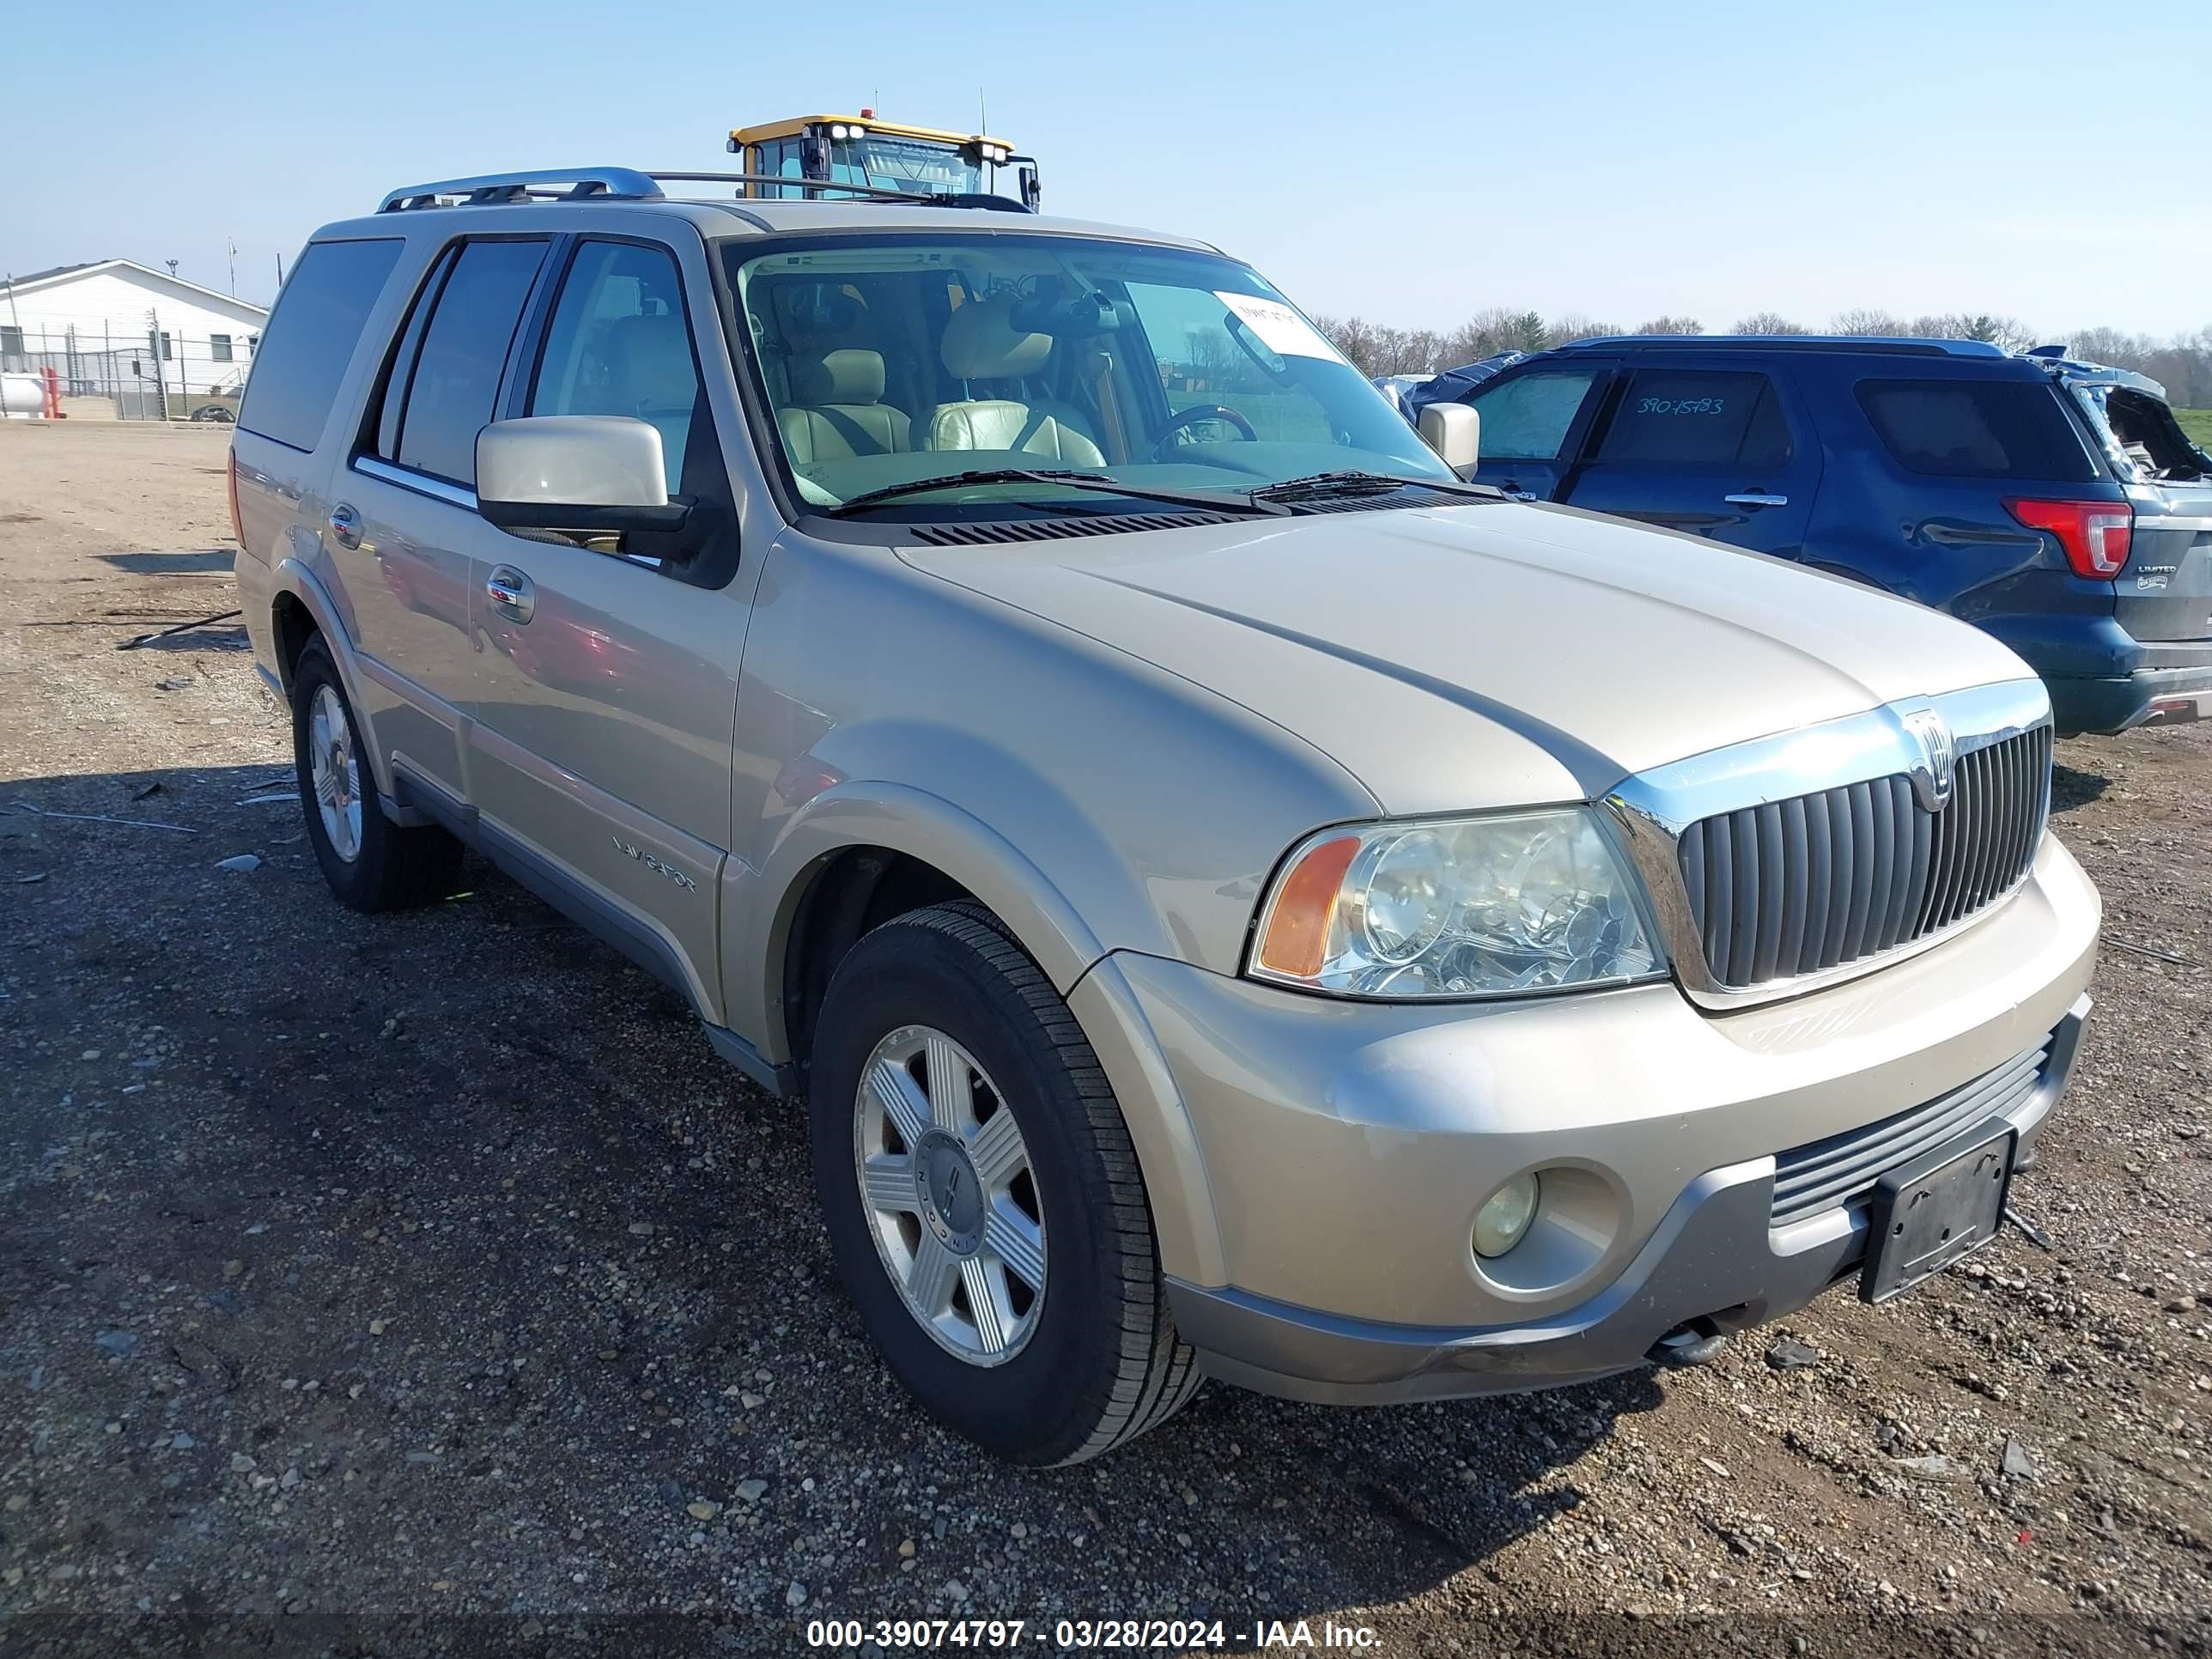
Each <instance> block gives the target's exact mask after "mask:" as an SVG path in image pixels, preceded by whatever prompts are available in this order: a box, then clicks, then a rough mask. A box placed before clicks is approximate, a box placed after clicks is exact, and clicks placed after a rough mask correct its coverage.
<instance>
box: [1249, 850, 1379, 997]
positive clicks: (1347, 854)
mask: <svg viewBox="0 0 2212 1659" xmlns="http://www.w3.org/2000/svg"><path fill="white" fill-rule="evenodd" d="M1358 852H1359V837H1358V836H1338V837H1337V838H1336V839H1335V840H1334V841H1325V842H1322V843H1321V844H1320V845H1318V846H1316V847H1312V848H1308V849H1307V850H1306V852H1305V854H1304V856H1303V857H1301V858H1300V859H1299V860H1298V861H1297V864H1296V865H1295V866H1293V867H1292V868H1291V872H1290V873H1289V874H1288V875H1286V876H1285V877H1284V878H1283V884H1282V886H1281V887H1280V888H1279V889H1278V890H1277V891H1276V894H1275V902H1274V906H1273V908H1272V909H1270V910H1269V911H1268V912H1267V928H1266V931H1265V932H1263V933H1261V936H1260V954H1259V963H1260V966H1261V967H1262V968H1265V969H1267V970H1268V971H1269V972H1270V973H1276V974H1282V975H1286V976H1288V977H1291V978H1293V979H1311V978H1313V977H1314V975H1316V974H1318V973H1320V972H1321V966H1322V963H1323V962H1325V961H1327V960H1328V927H1329V922H1330V921H1331V919H1332V918H1333V917H1334V915H1335V913H1336V896H1337V894H1338V893H1339V892H1340V891H1341V890H1343V887H1344V872H1346V870H1348V869H1350V868H1351V867H1352V860H1353V858H1355V857H1356V856H1357V855H1358Z"/></svg>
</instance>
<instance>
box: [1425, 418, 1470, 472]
mask: <svg viewBox="0 0 2212 1659" xmlns="http://www.w3.org/2000/svg"><path fill="white" fill-rule="evenodd" d="M1481 439H1482V416H1480V415H1478V414H1476V413H1475V412H1474V410H1471V409H1469V408H1468V406H1467V405H1466V404H1430V405H1429V406H1428V407H1427V408H1425V409H1424V410H1422V411H1421V441H1422V442H1423V443H1425V444H1426V445H1428V447H1430V448H1431V449H1433V450H1435V451H1436V452H1437V454H1438V455H1439V456H1441V457H1442V458H1443V464H1444V465H1446V466H1448V467H1449V468H1450V469H1451V470H1452V471H1455V472H1456V473H1458V474H1459V476H1460V477H1462V478H1464V477H1466V476H1467V475H1468V473H1470V472H1472V471H1474V464H1475V460H1476V459H1477V457H1478V455H1479V453H1480V449H1481Z"/></svg>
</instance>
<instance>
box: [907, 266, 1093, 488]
mask: <svg viewBox="0 0 2212 1659" xmlns="http://www.w3.org/2000/svg"><path fill="white" fill-rule="evenodd" d="M1019 297H1020V296H1019V295H1017V294H1015V293H1013V292H1012V291H1011V290H1009V291H1007V292H1006V293H1004V294H999V295H993V296H991V297H990V298H988V299H984V300H970V301H968V302H967V304H965V305H963V306H962V307H959V308H958V309H957V310H956V311H955V312H954V313H952V320H951V321H950V322H948V323H947V324H945V338H944V339H943V341H942V342H940V343H939V348H938V355H939V357H940V358H941V359H942V360H943V362H944V363H945V369H946V371H947V372H948V373H950V374H952V375H953V376H955V377H956V378H957V379H958V380H960V381H961V382H962V383H963V386H972V383H973V382H975V381H977V380H999V381H1012V382H1014V383H1015V388H1016V390H1025V388H1024V387H1022V386H1021V382H1023V381H1024V380H1028V379H1029V377H1030V376H1031V375H1033V374H1038V373H1040V372H1041V371H1042V369H1043V368H1044V366H1045V363H1046V362H1047V360H1048V359H1049V358H1050V357H1051V356H1052V337H1051V336H1050V335H1049V334H1031V333H1029V332H1026V331H1023V330H1020V329H1017V328H1016V327H1015V326H1014V325H1013V323H1012V320H1011V319H1010V318H1009V316H1008V313H1010V312H1011V311H1012V309H1013V307H1014V306H1015V304H1016V303H1017V301H1018V299H1019ZM922 429H923V437H922V447H924V448H925V449H1012V450H1019V451H1022V452H1024V453H1028V454H1031V455H1038V456H1042V457H1044V458H1045V459H1049V460H1054V461H1059V462H1060V463H1062V464H1064V465H1069V466H1103V465H1105V462H1106V456H1105V453H1104V452H1103V450H1101V449H1100V448H1099V447H1098V440H1097V435H1095V434H1094V433H1093V432H1092V431H1091V422H1089V421H1088V420H1087V419H1085V416H1084V414H1083V411H1082V410H1079V409H1077V408H1076V407H1075V406H1074V405H1073V404H1067V403H1063V402H1060V400H1058V399H1056V398H966V399H964V400H963V401H962V402H959V403H957V404H938V406H937V407H936V408H935V409H933V410H930V412H929V417H928V419H927V422H924V425H923V428H922Z"/></svg>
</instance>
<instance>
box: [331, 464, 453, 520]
mask: <svg viewBox="0 0 2212 1659" xmlns="http://www.w3.org/2000/svg"><path fill="white" fill-rule="evenodd" d="M353 470H354V471H356V472H358V473H360V474H361V476H362V477H364V478H374V479H377V480H378V481H380V483H388V484H397V485H398V486H399V488H400V489H411V490H413V491H414V492H415V493H416V495H428V497H429V498H430V499H431V500H432V501H446V502H448V503H450V504H451V505H453V506H454V507H466V508H468V510H469V511H470V512H471V513H473V512H475V511H476V510H477V492H476V491H475V490H473V489H463V488H462V487H461V486H460V485H459V484H453V483H447V482H446V481H445V480H444V479H443V478H434V477H431V476H430V475H429V474H428V473H427V472H413V471H409V470H408V469H407V468H405V467H404V466H394V465H392V463H391V462H389V461H382V460H379V459H377V458H376V457H375V456H374V455H356V456H355V457H354V458H353Z"/></svg>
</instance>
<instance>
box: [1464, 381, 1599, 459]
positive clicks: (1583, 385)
mask: <svg viewBox="0 0 2212 1659" xmlns="http://www.w3.org/2000/svg"><path fill="white" fill-rule="evenodd" d="M1596 378H1597V372H1596V371H1595V369H1574V370H1568V371H1565V372H1563V373H1560V374H1522V375H1519V376H1517V377H1516V378H1515V379H1513V380H1508V381H1506V382H1505V383H1504V385H1503V386H1492V388H1490V389H1489V390H1488V391H1486V392H1477V393H1476V394H1475V395H1474V397H1472V398H1468V403H1469V404H1471V405H1472V406H1473V408H1474V410H1475V412H1476V413H1477V414H1479V415H1480V416H1482V436H1481V442H1482V459H1484V460H1486V461H1555V460H1557V459H1559V451H1560V449H1561V448H1562V447H1565V443H1566V441H1567V433H1568V430H1569V429H1570V428H1571V427H1572V426H1573V425H1574V423H1575V416H1576V414H1577V412H1578V411H1579V410H1581V408H1582V406H1583V398H1586V397H1588V396H1589V389H1590V382H1591V381H1592V380H1595V379H1596Z"/></svg>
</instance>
